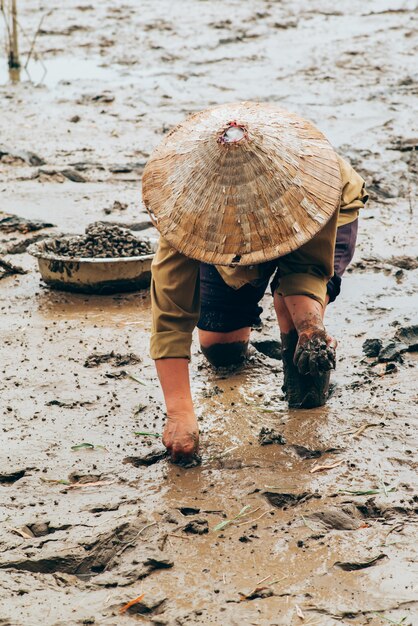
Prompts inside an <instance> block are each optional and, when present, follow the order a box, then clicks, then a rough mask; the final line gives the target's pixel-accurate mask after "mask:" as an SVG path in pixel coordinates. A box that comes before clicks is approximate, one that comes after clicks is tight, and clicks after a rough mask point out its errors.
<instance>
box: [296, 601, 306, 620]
mask: <svg viewBox="0 0 418 626" xmlns="http://www.w3.org/2000/svg"><path fill="white" fill-rule="evenodd" d="M295 611H296V615H297V616H298V617H299V619H301V620H302V621H303V622H304V621H305V616H304V614H303V611H302V609H301V608H300V606H299V605H298V604H296V605H295Z"/></svg>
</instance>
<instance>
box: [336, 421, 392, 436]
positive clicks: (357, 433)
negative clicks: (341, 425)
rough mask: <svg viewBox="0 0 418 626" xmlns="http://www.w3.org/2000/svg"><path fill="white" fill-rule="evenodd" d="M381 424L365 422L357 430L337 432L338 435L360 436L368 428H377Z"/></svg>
mask: <svg viewBox="0 0 418 626" xmlns="http://www.w3.org/2000/svg"><path fill="white" fill-rule="evenodd" d="M380 425H381V424H380V423H379V424H375V423H373V424H363V425H362V426H360V428H357V429H356V430H345V431H343V432H340V433H337V434H338V435H353V437H359V436H360V435H362V434H363V433H364V431H365V430H367V429H368V428H375V427H376V426H380Z"/></svg>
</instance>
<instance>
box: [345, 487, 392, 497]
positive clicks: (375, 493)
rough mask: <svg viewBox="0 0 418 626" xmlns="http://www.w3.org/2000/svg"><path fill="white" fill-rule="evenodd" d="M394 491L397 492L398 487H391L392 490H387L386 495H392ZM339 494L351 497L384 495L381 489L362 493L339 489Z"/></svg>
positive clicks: (355, 490) (360, 491)
mask: <svg viewBox="0 0 418 626" xmlns="http://www.w3.org/2000/svg"><path fill="white" fill-rule="evenodd" d="M392 491H397V489H396V487H391V488H390V489H387V488H386V490H385V493H386V495H387V494H389V493H392ZM337 493H346V494H348V495H350V496H377V495H379V494H381V493H382V490H381V489H365V490H364V491H362V490H361V489H358V490H357V489H354V490H351V489H338V492H337Z"/></svg>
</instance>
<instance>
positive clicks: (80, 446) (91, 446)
mask: <svg viewBox="0 0 418 626" xmlns="http://www.w3.org/2000/svg"><path fill="white" fill-rule="evenodd" d="M71 450H74V452H76V451H77V450H104V451H105V452H107V449H106V448H105V447H104V446H100V445H96V444H95V443H87V442H83V443H78V444H76V445H75V446H71Z"/></svg>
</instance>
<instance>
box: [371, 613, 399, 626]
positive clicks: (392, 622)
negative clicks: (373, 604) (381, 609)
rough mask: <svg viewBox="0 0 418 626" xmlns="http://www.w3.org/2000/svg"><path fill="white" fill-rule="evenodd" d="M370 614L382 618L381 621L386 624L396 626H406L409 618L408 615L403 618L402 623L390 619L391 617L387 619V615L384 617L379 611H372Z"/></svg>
mask: <svg viewBox="0 0 418 626" xmlns="http://www.w3.org/2000/svg"><path fill="white" fill-rule="evenodd" d="M370 613H371V614H372V615H377V617H380V619H383V620H385V622H388V623H389V624H394V625H395V626H406V625H405V620H406V618H407V616H406V615H405V617H402V619H401V621H400V622H395V620H393V619H390V617H386V616H385V615H382V614H381V613H378V612H377V611H370Z"/></svg>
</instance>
